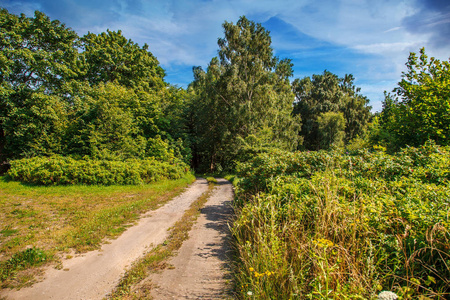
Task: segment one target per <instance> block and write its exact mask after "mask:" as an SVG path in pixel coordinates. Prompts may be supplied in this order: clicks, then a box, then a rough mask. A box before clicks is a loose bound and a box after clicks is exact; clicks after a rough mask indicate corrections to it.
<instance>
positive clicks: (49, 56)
mask: <svg viewBox="0 0 450 300" xmlns="http://www.w3.org/2000/svg"><path fill="white" fill-rule="evenodd" d="M77 39H78V36H77V34H76V33H75V32H74V31H72V30H71V29H69V28H66V27H65V25H64V24H61V23H60V22H59V21H57V20H54V21H50V19H49V18H48V17H47V16H46V15H45V14H43V13H41V12H36V13H35V15H34V17H33V18H27V17H26V16H25V15H23V14H22V15H20V16H16V15H13V14H10V13H9V12H8V11H7V10H6V9H1V10H0V62H1V63H0V155H1V157H0V160H1V162H3V161H4V160H6V159H8V158H14V157H19V156H24V155H37V154H49V153H53V152H59V151H60V145H59V141H60V137H61V132H63V131H64V128H65V126H66V115H65V104H64V103H60V99H59V98H58V97H57V96H56V92H57V91H58V90H59V89H60V88H61V86H63V85H64V84H65V83H66V82H68V81H70V80H72V79H73V78H75V77H77V76H78V72H79V61H78V59H77V57H78V51H77V49H76V45H77Z"/></svg>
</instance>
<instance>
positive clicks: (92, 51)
mask: <svg viewBox="0 0 450 300" xmlns="http://www.w3.org/2000/svg"><path fill="white" fill-rule="evenodd" d="M0 35H1V41H0V61H1V62H2V63H1V64H0V162H1V163H4V162H7V161H9V160H12V159H19V158H23V157H35V156H51V155H66V156H67V155H71V156H75V157H83V156H90V157H91V158H94V159H109V160H117V159H122V160H125V159H131V158H139V159H144V158H148V157H157V158H160V159H162V160H170V159H172V158H173V157H175V156H176V157H179V158H181V157H183V158H184V159H185V161H186V162H189V160H190V149H189V147H190V142H189V139H188V136H187V129H186V128H185V120H184V118H183V115H184V106H185V101H186V98H187V97H188V96H187V94H186V92H185V91H183V90H182V89H178V88H175V87H171V86H169V85H168V84H167V83H165V82H164V80H163V78H164V70H163V69H162V68H161V67H160V66H159V62H158V61H157V59H156V58H155V57H154V56H153V55H152V54H151V53H150V52H149V51H148V46H147V45H144V46H143V47H139V46H138V45H137V44H136V43H134V42H133V41H131V40H127V39H126V38H125V37H124V36H123V35H122V33H121V32H120V31H118V32H114V31H109V30H107V32H106V33H100V34H98V35H96V34H92V33H88V34H87V35H85V36H84V37H82V38H81V39H80V38H78V36H77V35H76V33H75V32H74V31H72V30H71V29H68V28H66V27H65V25H63V24H61V23H60V22H59V21H57V20H55V21H51V20H50V19H49V18H48V17H47V16H46V15H44V14H43V13H41V12H36V13H35V16H34V17H31V18H27V17H25V15H21V16H20V17H19V16H15V15H13V14H10V13H9V12H8V11H7V10H5V9H2V10H1V11H0ZM80 50H81V51H80ZM79 51H80V52H79Z"/></svg>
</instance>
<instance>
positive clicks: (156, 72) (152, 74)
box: [81, 30, 166, 91]
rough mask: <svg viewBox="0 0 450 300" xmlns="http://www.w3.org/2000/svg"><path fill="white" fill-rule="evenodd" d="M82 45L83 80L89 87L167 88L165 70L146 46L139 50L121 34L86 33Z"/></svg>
mask: <svg viewBox="0 0 450 300" xmlns="http://www.w3.org/2000/svg"><path fill="white" fill-rule="evenodd" d="M81 45H82V49H83V50H84V51H83V57H84V61H85V64H86V65H85V74H84V75H83V76H82V78H83V79H87V80H88V81H89V83H90V84H91V85H96V84H98V83H101V82H102V83H106V82H114V81H117V82H118V83H119V84H120V85H124V86H126V87H132V88H135V87H137V86H141V87H142V88H144V89H145V90H146V91H148V90H150V89H153V90H156V89H161V88H163V87H164V86H165V85H166V84H165V83H164V81H163V78H164V76H165V74H164V70H163V69H162V68H161V67H160V66H159V62H158V60H157V59H156V58H155V57H154V56H153V54H152V53H150V52H149V51H148V45H147V44H145V45H144V46H143V47H142V48H141V47H139V45H138V44H136V43H134V42H133V41H131V40H127V39H126V38H125V37H124V36H123V35H122V32H121V31H120V30H119V31H117V32H115V31H110V30H107V32H102V33H100V34H98V35H96V34H94V33H88V34H87V35H85V36H83V37H82V38H81Z"/></svg>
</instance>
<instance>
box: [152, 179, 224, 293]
mask: <svg viewBox="0 0 450 300" xmlns="http://www.w3.org/2000/svg"><path fill="white" fill-rule="evenodd" d="M218 181H219V185H218V186H217V187H216V188H215V190H214V193H213V195H212V196H211V197H210V198H209V200H208V202H207V203H206V205H205V207H204V208H203V209H202V213H201V215H200V216H199V218H198V219H197V223H196V224H195V225H194V227H193V228H192V230H191V231H190V233H189V239H188V240H187V241H185V242H184V243H183V245H182V246H181V248H180V250H179V252H178V255H177V256H176V257H174V258H173V259H171V260H170V261H169V264H171V265H172V266H173V267H174V268H173V269H166V270H164V271H163V272H162V273H159V274H152V275H151V276H150V277H149V280H151V282H152V284H153V285H156V287H154V288H153V289H152V296H153V298H154V299H158V300H159V299H231V298H232V296H231V293H230V289H231V284H230V283H229V280H230V274H229V267H230V265H229V255H228V254H229V251H230V249H229V247H228V243H227V241H228V240H229V238H230V232H229V229H228V221H229V220H230V217H231V214H232V208H231V201H232V199H233V188H232V185H231V183H229V182H228V181H226V180H224V179H219V180H218Z"/></svg>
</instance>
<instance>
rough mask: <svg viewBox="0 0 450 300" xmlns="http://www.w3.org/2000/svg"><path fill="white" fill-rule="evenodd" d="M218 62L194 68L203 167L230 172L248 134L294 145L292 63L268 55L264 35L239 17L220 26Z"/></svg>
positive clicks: (197, 131)
mask: <svg viewBox="0 0 450 300" xmlns="http://www.w3.org/2000/svg"><path fill="white" fill-rule="evenodd" d="M223 27H224V33H225V37H224V38H220V39H219V41H218V44H219V58H213V59H212V60H211V62H210V64H209V66H208V69H207V71H206V72H204V71H203V70H202V69H201V68H199V67H197V68H194V79H195V80H194V82H193V83H192V84H191V91H192V93H193V102H192V108H191V111H192V121H193V124H192V130H193V132H194V134H195V135H196V136H197V137H198V140H197V141H195V142H196V145H195V148H194V149H195V152H196V154H197V155H198V158H197V160H198V164H199V165H200V167H203V169H205V170H206V169H209V171H214V170H218V169H220V167H222V168H225V169H227V168H228V169H229V168H232V167H233V166H234V165H233V160H235V159H236V158H237V157H238V153H239V151H241V150H242V148H241V146H242V143H241V141H242V140H245V139H247V137H248V136H250V135H254V136H258V135H260V132H261V131H265V130H267V129H268V130H269V131H270V132H271V141H270V142H271V143H274V144H276V145H277V146H280V147H282V148H283V149H293V148H295V147H296V146H297V144H298V142H299V139H298V135H297V132H298V129H299V118H294V117H293V116H292V114H291V113H292V103H293V100H294V95H293V94H292V92H291V90H290V83H289V77H290V76H292V64H291V62H290V61H289V60H281V61H280V60H278V59H277V58H276V57H274V55H273V50H272V48H271V38H270V35H269V32H268V31H267V30H265V29H264V27H262V26H261V24H255V23H254V22H252V21H249V20H248V19H247V18H245V17H241V18H240V19H239V20H238V22H237V23H236V24H233V23H229V22H225V23H224V24H223Z"/></svg>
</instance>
